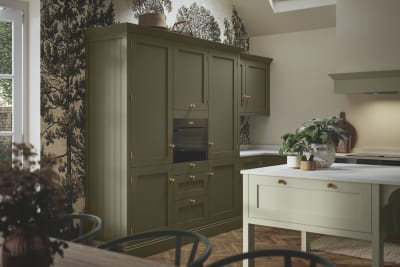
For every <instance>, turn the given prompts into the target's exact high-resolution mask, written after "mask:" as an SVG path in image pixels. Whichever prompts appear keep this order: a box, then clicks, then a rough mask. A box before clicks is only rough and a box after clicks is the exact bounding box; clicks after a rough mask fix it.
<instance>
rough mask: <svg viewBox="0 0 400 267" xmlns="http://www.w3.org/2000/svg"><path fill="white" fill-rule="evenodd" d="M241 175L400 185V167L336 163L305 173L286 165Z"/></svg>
mask: <svg viewBox="0 0 400 267" xmlns="http://www.w3.org/2000/svg"><path fill="white" fill-rule="evenodd" d="M240 173H241V174H245V175H246V174H251V175H268V176H277V177H292V178H307V179H317V180H327V181H332V180H333V181H343V182H356V183H357V182H358V183H371V184H388V185H400V167H395V166H381V165H366V164H349V163H334V164H333V165H332V166H331V167H330V168H324V169H317V170H314V171H304V170H300V169H292V168H288V167H287V166H286V164H284V165H277V166H270V167H263V168H257V169H249V170H242V171H241V172H240Z"/></svg>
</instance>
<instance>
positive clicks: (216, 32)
mask: <svg viewBox="0 0 400 267" xmlns="http://www.w3.org/2000/svg"><path fill="white" fill-rule="evenodd" d="M176 21H177V23H179V22H181V21H185V23H179V24H177V31H179V32H190V33H192V35H193V36H194V37H197V38H201V39H205V40H209V41H215V42H220V41H221V39H220V35H221V30H220V28H219V26H218V23H217V21H216V20H215V17H214V16H212V15H211V12H210V11H209V10H207V9H205V8H204V7H203V6H200V7H199V6H198V5H197V4H196V2H194V3H193V4H192V5H191V6H190V7H189V8H187V7H186V6H182V7H181V8H179V10H178V13H177V15H176Z"/></svg>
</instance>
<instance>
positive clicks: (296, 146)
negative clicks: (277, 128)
mask: <svg viewBox="0 0 400 267" xmlns="http://www.w3.org/2000/svg"><path fill="white" fill-rule="evenodd" d="M281 138H282V140H283V142H282V145H281V147H280V148H279V154H281V155H286V156H287V166H288V167H290V168H299V167H300V160H301V155H302V154H303V152H305V151H307V144H306V143H305V141H304V138H303V136H302V134H301V133H299V132H298V130H296V132H295V133H285V134H284V135H282V137H281Z"/></svg>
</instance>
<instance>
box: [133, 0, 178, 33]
mask: <svg viewBox="0 0 400 267" xmlns="http://www.w3.org/2000/svg"><path fill="white" fill-rule="evenodd" d="M132 5H133V12H134V16H135V18H139V24H140V25H145V26H158V27H166V23H165V11H168V12H171V9H172V2H171V0H132Z"/></svg>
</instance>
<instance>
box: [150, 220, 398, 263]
mask: <svg viewBox="0 0 400 267" xmlns="http://www.w3.org/2000/svg"><path fill="white" fill-rule="evenodd" d="M255 232H256V233H255V239H256V249H269V248H286V249H300V232H297V231H290V230H283V229H277V228H270V227H263V226H256V228H255ZM318 237H319V235H317V234H311V239H313V238H318ZM210 242H211V245H212V253H211V256H210V257H209V258H208V259H207V261H206V263H205V265H207V264H210V263H212V262H214V261H216V260H219V259H221V258H224V257H227V256H230V255H233V254H237V253H241V252H242V229H237V230H234V231H230V232H228V233H224V234H221V235H217V236H214V237H211V238H210ZM188 249H189V248H188ZM312 253H315V254H318V255H320V256H322V257H325V258H327V259H329V260H331V261H333V262H334V263H336V265H337V266H338V267H370V266H371V260H367V259H361V258H355V257H350V256H344V255H339V254H333V253H327V252H323V251H315V250H314V251H312ZM173 257H174V254H173V251H167V252H163V253H160V254H157V255H153V256H150V257H149V258H150V259H153V260H157V261H161V262H170V263H173ZM268 263H269V264H268V265H266V264H265V262H264V261H263V262H257V261H256V266H282V262H281V260H278V259H274V260H271V261H268ZM232 266H233V265H232ZM236 266H238V265H236ZM296 266H304V264H301V263H300V264H299V265H296ZM395 266H396V267H400V265H399V264H394V263H385V267H395Z"/></svg>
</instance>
